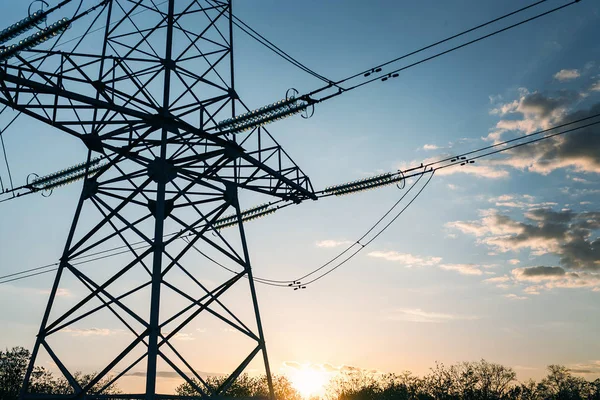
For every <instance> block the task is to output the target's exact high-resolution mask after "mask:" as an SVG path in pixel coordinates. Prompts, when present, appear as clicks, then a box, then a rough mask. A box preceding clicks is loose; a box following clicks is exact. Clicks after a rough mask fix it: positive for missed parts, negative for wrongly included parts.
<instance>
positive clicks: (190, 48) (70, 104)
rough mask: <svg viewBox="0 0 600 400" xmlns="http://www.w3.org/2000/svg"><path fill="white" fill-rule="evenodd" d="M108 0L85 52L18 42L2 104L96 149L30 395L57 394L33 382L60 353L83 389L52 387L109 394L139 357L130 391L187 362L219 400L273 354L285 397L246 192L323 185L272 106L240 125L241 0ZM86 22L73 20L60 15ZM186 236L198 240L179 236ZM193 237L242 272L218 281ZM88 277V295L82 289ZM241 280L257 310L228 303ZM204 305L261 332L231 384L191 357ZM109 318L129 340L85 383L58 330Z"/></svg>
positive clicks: (206, 392) (278, 195)
mask: <svg viewBox="0 0 600 400" xmlns="http://www.w3.org/2000/svg"><path fill="white" fill-rule="evenodd" d="M99 3H100V4H98V5H97V6H98V8H97V9H95V10H94V12H93V13H89V14H87V18H91V17H92V16H95V18H96V19H97V20H98V21H103V25H104V26H105V27H104V29H103V32H102V34H98V35H97V36H96V37H95V38H96V40H94V36H93V35H92V34H90V35H87V36H86V38H85V42H84V43H87V44H86V45H85V46H83V47H84V48H83V50H84V52H82V51H80V50H74V51H69V52H66V51H55V50H39V49H36V48H33V45H32V46H29V47H28V48H23V49H21V50H22V52H17V50H19V49H18V48H12V50H11V48H10V47H9V48H8V50H9V51H12V53H11V54H10V58H7V57H5V59H4V60H2V64H0V103H2V104H4V105H7V106H9V107H11V108H12V109H14V110H16V111H19V112H21V113H23V114H25V115H27V116H29V117H31V118H33V119H35V120H37V121H40V122H41V123H44V124H47V125H50V126H52V127H53V128H54V129H55V130H59V131H62V132H64V133H66V134H69V135H71V136H74V137H76V138H78V139H80V140H81V141H82V142H83V143H84V144H85V146H86V148H87V150H88V168H90V167H89V166H90V165H92V162H91V160H95V161H94V164H93V165H94V175H93V176H92V174H86V176H87V177H86V179H85V181H84V184H83V189H82V192H81V196H80V199H79V201H78V204H77V207H76V210H75V215H74V218H73V222H72V225H71V228H70V230H69V233H68V237H67V240H66V244H65V246H64V250H63V252H62V257H61V258H60V265H59V268H58V272H57V274H56V277H55V280H54V284H53V286H52V289H51V293H50V297H49V301H48V305H47V308H46V310H45V312H44V315H43V318H42V322H41V326H40V329H39V333H38V336H37V339H36V342H35V346H34V348H33V352H32V358H31V362H30V365H29V367H28V369H27V373H26V376H25V384H24V387H23V391H22V393H21V396H22V398H24V399H30V398H44V396H43V395H42V396H40V395H39V394H32V393H30V383H31V380H32V374H33V373H34V366H35V365H36V362H37V361H38V360H39V359H42V358H43V357H47V358H48V360H50V361H51V362H53V363H54V364H55V365H56V366H57V367H58V369H59V370H60V371H61V373H62V374H63V375H64V377H65V378H66V379H67V381H68V382H69V385H70V386H71V391H72V393H71V394H67V395H63V396H57V395H53V396H52V398H61V397H63V398H85V399H93V398H108V397H110V396H108V397H107V396H103V395H101V394H98V393H101V391H102V387H99V385H100V386H102V385H103V386H104V387H107V386H108V385H110V384H112V383H115V382H118V381H119V379H122V378H123V377H127V376H131V374H132V373H133V371H138V372H137V374H138V375H139V374H140V372H139V370H140V368H141V369H143V371H144V374H145V390H144V393H143V394H137V395H129V396H128V397H127V398H132V399H133V398H136V399H137V398H139V399H156V398H160V395H159V394H157V386H156V382H157V375H159V374H160V371H161V368H169V370H170V371H174V373H175V374H176V375H178V376H180V377H181V378H183V379H184V380H185V381H186V382H187V383H188V384H189V385H190V386H191V387H192V388H193V389H195V390H196V391H197V392H198V393H200V395H201V397H203V398H204V397H219V396H220V395H222V394H223V393H224V392H226V391H227V389H228V388H229V387H230V386H231V385H232V384H233V383H234V381H235V379H236V378H238V377H239V376H240V374H242V373H243V372H244V371H245V370H246V369H247V367H248V365H249V364H250V363H251V362H252V360H253V359H254V358H256V357H257V356H258V355H259V354H261V355H262V362H263V363H264V368H265V372H266V376H267V379H268V386H269V391H270V397H273V387H272V382H271V374H270V369H269V362H268V358H267V350H266V345H265V337H264V332H263V329H262V324H261V318H260V313H259V305H258V300H257V294H256V290H255V287H254V282H253V278H252V268H251V261H250V255H249V250H248V243H247V240H246V235H245V231H244V225H243V220H244V219H245V216H246V215H248V214H247V213H244V211H242V208H241V206H240V203H241V202H240V192H249V193H254V194H252V195H251V196H257V195H262V196H268V197H269V198H271V200H273V201H277V200H283V201H293V202H301V201H303V200H305V199H316V196H315V194H314V190H313V188H312V186H311V183H310V180H309V179H308V178H307V177H306V176H305V175H304V173H303V172H302V171H301V170H300V168H299V167H298V166H297V165H296V164H295V163H294V162H293V161H292V160H291V159H290V158H289V157H288V156H287V154H286V153H285V152H284V150H283V149H282V148H281V146H279V144H278V143H277V142H276V141H275V140H274V139H273V137H272V136H271V135H270V134H269V133H268V132H267V131H266V130H265V129H264V128H263V127H261V126H259V124H255V123H254V122H253V120H252V119H251V118H250V117H252V118H254V117H256V115H258V114H260V113H263V111H264V110H263V111H260V110H259V111H257V112H258V114H257V113H254V114H252V113H250V114H248V115H247V117H246V119H244V118H242V120H244V121H245V122H244V124H245V125H243V126H242V127H241V128H244V129H245V131H244V130H242V129H241V128H240V126H239V124H237V125H236V124H235V121H236V120H235V119H233V118H234V117H235V116H236V115H237V114H239V112H238V113H236V111H239V108H240V107H241V102H240V100H239V98H238V96H237V94H236V91H235V87H234V62H233V35H232V8H231V0H228V1H221V0H178V1H175V0H169V1H165V2H163V3H159V4H157V2H156V1H153V0H136V1H133V0H129V1H119V0H112V1H103V2H99ZM76 19H77V16H75V17H74V18H73V19H72V21H66V20H61V21H63V23H62V25H60V26H59V27H60V28H61V29H62V28H64V27H65V24H66V23H67V22H69V23H72V24H75V21H76ZM95 22H96V20H94V23H95ZM38 36H39V35H38ZM32 43H33V42H32ZM35 43H38V42H35ZM35 43H34V44H35ZM79 48H82V46H79ZM95 51H96V53H95ZM88 52H89V53H88ZM7 54H8V53H7ZM283 106H285V107H288V108H289V107H290V106H293V107H296V108H298V109H300V108H302V107H301V105H300V106H298V104H297V102H296V101H295V100H294V99H286V101H283V102H282V103H277V104H274V105H272V106H271V108H270V109H269V110H270V111H269V110H267V111H269V112H271V113H273V110H275V114H277V112H279V113H280V114H281V113H283V114H285V113H286V112H288V111H290V110H287V111H286V110H283V111H281V107H283ZM236 107H237V110H236ZM278 107H279V108H278ZM291 111H295V110H291ZM263 114H264V113H263ZM270 115H271V114H270ZM271 116H272V115H271ZM276 116H277V115H275V117H276ZM269 118H270V117H269ZM223 120H225V121H226V123H219V122H220V121H223ZM232 121H233V122H232ZM99 156H100V157H101V158H102V160H103V162H102V164H97V159H98V157H99ZM59 178H60V176H59ZM59 180H60V179H59ZM265 210H266V211H268V210H269V208H268V207H265ZM261 212H264V211H261ZM219 221H220V222H219ZM222 221H229V225H231V224H230V221H234V222H235V226H234V227H233V228H234V229H231V228H230V229H228V231H227V232H224V231H222V230H221V229H222V227H223V223H222ZM219 224H220V225H219ZM172 232H176V233H172ZM183 236H186V237H187V238H188V239H189V241H186V242H183V241H181V240H178V239H179V238H181V237H183ZM115 245H120V246H122V247H123V249H124V250H123V254H122V255H121V256H119V258H118V260H116V261H114V260H113V259H111V261H110V262H106V261H104V260H103V259H102V256H101V254H102V252H103V250H104V249H106V248H112V247H114V246H115ZM192 246H198V247H201V248H204V249H205V251H206V254H207V259H209V260H212V261H217V260H221V262H223V263H224V262H228V263H229V265H230V267H229V268H230V269H231V270H232V271H233V272H232V273H231V274H230V275H228V276H226V277H225V278H222V279H221V281H219V282H207V281H205V280H204V278H203V274H204V273H206V271H207V270H208V268H206V265H207V264H208V263H209V261H206V262H205V263H204V264H202V263H199V262H198V260H197V259H196V258H194V257H192V255H191V254H190V253H189V250H190V249H191V248H192ZM209 252H212V253H211V254H212V255H210V256H209V255H208V253H209ZM208 257H210V258H208ZM81 260H84V261H83V262H82V261H81ZM84 262H85V263H86V264H83V263H84ZM82 264H83V265H82ZM211 280H214V277H212V276H211ZM75 282H76V283H77V285H79V286H77V287H78V289H79V291H77V290H73V288H74V287H75V286H74V285H75ZM66 288H69V290H71V291H72V292H73V294H72V297H70V298H69V299H70V300H69V304H65V303H64V302H63V301H62V297H64V296H60V295H61V294H63V293H65V292H64V291H65V289H66ZM234 288H244V290H245V293H246V297H245V298H247V299H248V301H247V302H246V303H245V305H246V306H248V307H249V310H247V311H246V312H245V313H244V312H242V313H238V312H235V311H233V310H232V308H231V306H230V305H229V304H228V303H227V299H226V294H227V293H229V292H232V291H233V290H234ZM236 290H238V289H236ZM82 291H84V294H81V292H82ZM201 316H210V317H211V318H214V319H215V320H217V321H220V323H223V324H225V325H226V326H227V327H228V329H229V330H232V331H235V332H237V333H238V334H240V335H242V336H243V337H245V338H248V339H249V341H250V342H251V343H253V344H252V345H251V346H249V351H246V352H245V353H243V356H242V357H240V359H239V361H238V362H236V364H235V365H237V367H236V368H235V369H233V371H232V372H231V374H230V375H229V376H228V378H227V379H225V380H224V382H223V384H222V385H221V386H220V387H212V386H210V385H208V384H207V383H206V380H205V378H204V377H203V376H202V375H201V374H200V373H199V371H198V369H197V367H196V366H195V361H194V360H192V358H194V357H195V358H196V359H197V355H194V354H183V353H182V352H181V351H180V350H179V349H178V348H177V347H178V345H179V344H180V343H181V342H180V341H178V340H177V339H178V338H181V337H182V335H184V332H186V329H190V327H194V326H196V325H194V321H197V320H198V318H200V317H201ZM248 316H250V320H251V321H252V323H248V322H247V321H248ZM100 317H101V318H102V319H101V320H100V319H97V318H100ZM107 318H112V320H111V324H113V325H111V327H113V328H114V327H119V328H118V329H112V330H107V331H106V332H109V331H110V332H112V331H118V332H120V333H119V338H118V341H119V342H124V344H123V346H122V349H121V351H119V352H118V353H116V354H103V357H100V358H102V359H106V361H105V364H103V365H102V366H101V369H100V370H99V371H98V374H97V375H96V376H95V378H94V379H92V380H91V381H90V382H87V383H85V384H83V383H81V382H79V381H78V380H77V378H76V376H75V374H74V371H73V369H72V368H71V367H70V366H69V363H72V360H73V357H74V355H73V352H74V351H75V350H74V349H69V348H68V347H66V348H65V346H64V341H63V342H60V341H58V342H56V343H55V342H54V337H56V336H59V335H61V334H64V333H65V332H67V333H70V334H73V333H77V332H78V333H79V334H82V335H88V334H90V335H91V334H94V333H100V334H104V333H105V331H104V330H102V329H100V328H99V327H98V326H96V325H94V324H95V323H97V322H96V321H106V320H107ZM244 319H246V322H243V320H244ZM107 334H108V333H107ZM115 340H117V339H115ZM230 350H231V349H219V351H217V352H216V353H217V354H218V353H219V352H221V353H222V354H225V353H226V352H228V351H230ZM43 353H45V355H44V356H42V354H43ZM103 353H104V352H103ZM107 378H109V379H107ZM101 384H102V385H101ZM116 397H122V395H119V396H116ZM48 398H49V396H48Z"/></svg>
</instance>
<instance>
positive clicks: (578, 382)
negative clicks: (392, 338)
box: [327, 360, 600, 400]
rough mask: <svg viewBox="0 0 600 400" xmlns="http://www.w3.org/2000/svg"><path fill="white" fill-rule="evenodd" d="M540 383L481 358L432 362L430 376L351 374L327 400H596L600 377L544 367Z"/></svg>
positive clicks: (337, 383)
mask: <svg viewBox="0 0 600 400" xmlns="http://www.w3.org/2000/svg"><path fill="white" fill-rule="evenodd" d="M547 372H548V374H547V376H546V377H544V378H543V379H542V380H541V381H539V382H535V381H533V380H528V381H526V382H518V381H517V379H516V378H517V377H516V373H515V371H514V370H513V369H512V368H508V367H504V366H502V365H500V364H494V363H490V362H487V361H485V360H482V361H479V362H463V363H458V364H455V365H451V366H445V365H443V364H436V366H435V367H434V368H432V369H431V370H430V373H429V374H427V375H425V376H423V377H417V376H414V375H412V374H411V373H410V372H406V373H404V374H384V375H373V374H367V373H363V372H354V373H351V374H345V375H341V376H340V377H339V378H337V379H334V380H333V381H332V382H331V383H330V385H329V388H328V395H327V399H330V400H392V399H394V400H584V399H585V400H600V379H596V380H595V381H591V382H590V381H587V380H585V379H583V378H581V377H577V376H574V375H573V374H572V373H571V372H570V371H569V369H567V368H566V367H563V366H560V365H550V366H548V368H547Z"/></svg>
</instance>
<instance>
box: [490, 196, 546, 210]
mask: <svg viewBox="0 0 600 400" xmlns="http://www.w3.org/2000/svg"><path fill="white" fill-rule="evenodd" d="M534 200H535V197H533V196H531V195H528V194H510V195H509V194H505V195H502V196H497V197H490V198H489V199H488V201H489V202H490V203H494V205H495V206H496V207H506V208H535V207H553V206H556V205H557V203H555V202H543V203H535V202H534Z"/></svg>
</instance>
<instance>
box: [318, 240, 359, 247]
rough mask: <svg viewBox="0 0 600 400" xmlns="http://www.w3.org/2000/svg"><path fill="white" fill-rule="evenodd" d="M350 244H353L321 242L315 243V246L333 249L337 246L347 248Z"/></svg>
mask: <svg viewBox="0 0 600 400" xmlns="http://www.w3.org/2000/svg"><path fill="white" fill-rule="evenodd" d="M352 243H354V242H352V241H350V240H321V241H319V242H317V243H316V245H317V247H324V248H334V247H339V246H348V245H351V244H352Z"/></svg>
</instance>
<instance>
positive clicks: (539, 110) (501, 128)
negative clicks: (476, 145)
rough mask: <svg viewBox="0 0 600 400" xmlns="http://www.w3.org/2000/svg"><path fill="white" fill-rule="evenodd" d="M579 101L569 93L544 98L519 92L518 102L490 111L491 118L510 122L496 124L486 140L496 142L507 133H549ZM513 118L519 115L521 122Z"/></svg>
mask: <svg viewBox="0 0 600 400" xmlns="http://www.w3.org/2000/svg"><path fill="white" fill-rule="evenodd" d="M578 98H579V94H578V93H576V92H571V91H560V92H558V93H555V94H554V95H546V94H542V93H539V92H533V93H530V92H529V91H528V90H526V89H522V90H521V93H520V97H519V98H518V99H517V100H514V101H512V102H509V103H505V104H502V105H500V106H498V107H497V108H495V109H493V110H492V111H491V114H495V115H499V116H502V117H510V118H505V119H501V120H500V121H498V122H497V123H496V127H495V128H494V129H493V130H492V131H491V132H490V134H489V135H488V136H487V138H486V139H487V140H492V141H494V142H498V141H500V140H501V138H502V136H503V135H504V134H505V133H506V132H511V131H515V132H517V133H521V134H530V133H533V132H535V131H537V130H541V129H548V128H550V127H551V126H552V125H554V124H557V123H558V122H559V121H561V120H562V119H563V118H564V117H565V115H566V114H567V112H568V110H569V108H570V107H571V106H572V105H573V103H574V102H575V101H576V100H577V99H578ZM515 115H520V118H514V116H515Z"/></svg>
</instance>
